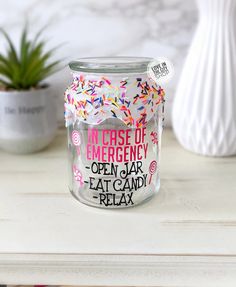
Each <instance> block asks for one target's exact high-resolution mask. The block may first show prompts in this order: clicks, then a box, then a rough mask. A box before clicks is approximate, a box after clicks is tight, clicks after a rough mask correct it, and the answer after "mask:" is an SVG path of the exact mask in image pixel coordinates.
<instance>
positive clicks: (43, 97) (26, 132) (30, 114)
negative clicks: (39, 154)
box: [0, 88, 57, 153]
mask: <svg viewBox="0 0 236 287" xmlns="http://www.w3.org/2000/svg"><path fill="white" fill-rule="evenodd" d="M56 128H57V121H56V101H55V98H54V97H53V94H52V93H51V91H50V88H44V89H39V90H34V91H0V148H2V149H4V150H6V151H9V152H13V153H31V152H35V151H39V150H41V149H43V148H44V147H46V146H47V145H48V144H49V143H50V142H51V141H52V139H53V138H54V136H55V132H56Z"/></svg>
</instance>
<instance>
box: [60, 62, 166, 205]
mask: <svg viewBox="0 0 236 287" xmlns="http://www.w3.org/2000/svg"><path fill="white" fill-rule="evenodd" d="M151 60H152V59H149V58H125V57H122V58H87V59H81V60H78V61H75V62H72V63H70V68H71V69H72V71H73V82H72V84H71V86H70V87H69V88H68V89H67V90H66V92H65V120H66V126H67V128H68V154H69V168H70V184H69V188H70V191H71V192H72V194H73V195H74V196H75V197H76V198H77V199H78V200H79V201H80V202H83V203H85V204H88V205H91V206H95V207H102V208H122V207H130V206H134V205H137V204H139V203H141V202H143V201H144V200H146V199H148V198H150V197H151V196H152V195H153V194H155V193H156V192H158V190H159V187H160V179H159V163H160V144H161V132H162V121H163V97H164V91H163V89H162V88H161V87H160V86H158V84H157V83H155V82H154V81H153V80H152V79H150V78H149V77H148V75H147V66H148V64H149V63H150V61H151Z"/></svg>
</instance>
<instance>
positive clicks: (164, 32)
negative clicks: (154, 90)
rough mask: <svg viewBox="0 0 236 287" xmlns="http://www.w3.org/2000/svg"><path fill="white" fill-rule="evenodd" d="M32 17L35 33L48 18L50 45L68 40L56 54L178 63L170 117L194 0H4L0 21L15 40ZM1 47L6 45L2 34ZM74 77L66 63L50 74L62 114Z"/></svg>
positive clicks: (194, 14) (170, 90)
mask: <svg viewBox="0 0 236 287" xmlns="http://www.w3.org/2000/svg"><path fill="white" fill-rule="evenodd" d="M26 19H28V20H29V23H30V25H29V26H30V29H31V32H32V34H33V33H34V32H36V31H37V30H38V29H39V28H41V27H42V26H44V25H45V23H49V24H50V25H49V28H48V29H47V30H46V32H45V34H44V35H45V37H46V38H47V39H49V46H54V45H57V44H59V43H62V42H63V43H66V44H65V45H64V46H63V47H62V48H60V50H59V51H58V53H57V55H56V57H58V58H66V60H65V63H67V62H69V61H70V60H71V59H75V58H78V57H86V56H114V55H129V56H150V57H157V56H165V57H168V58H169V59H171V60H172V61H173V63H174V65H175V77H174V79H173V80H172V81H171V83H170V84H168V87H167V89H166V91H167V105H166V112H167V114H166V118H167V122H169V121H170V111H171V104H172V101H173V97H174V91H175V87H176V83H177V81H178V78H179V74H180V71H181V67H182V65H183V62H184V58H185V56H186V52H187V48H188V46H189V43H190V41H191V39H192V36H193V32H194V28H195V25H196V21H197V11H196V6H195V2H194V0H7V1H5V0H0V26H1V27H4V28H5V29H6V30H7V31H8V32H9V33H11V35H12V36H13V38H14V41H15V42H17V39H18V36H19V32H20V29H21V28H22V26H23V24H24V22H25V21H26ZM0 51H4V43H3V39H2V38H0ZM70 80H71V75H70V73H69V71H68V69H67V68H65V69H63V70H62V71H61V72H59V73H57V74H56V75H54V76H53V77H51V79H50V82H51V84H52V85H53V87H54V90H55V93H56V94H57V96H58V119H59V120H60V121H62V119H63V92H64V90H65V88H66V86H67V85H68V83H69V82H70Z"/></svg>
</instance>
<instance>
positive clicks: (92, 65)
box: [69, 57, 153, 74]
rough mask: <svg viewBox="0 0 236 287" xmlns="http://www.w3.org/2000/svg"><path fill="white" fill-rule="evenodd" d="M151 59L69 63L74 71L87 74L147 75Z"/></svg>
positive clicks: (92, 60)
mask: <svg viewBox="0 0 236 287" xmlns="http://www.w3.org/2000/svg"><path fill="white" fill-rule="evenodd" d="M152 60H153V58H149V57H89V58H80V59H78V60H75V61H72V62H70V63H69V67H70V69H71V70H73V71H79V72H87V73H113V74H115V73H145V72H147V67H148V64H149V63H150V62H151V61H152Z"/></svg>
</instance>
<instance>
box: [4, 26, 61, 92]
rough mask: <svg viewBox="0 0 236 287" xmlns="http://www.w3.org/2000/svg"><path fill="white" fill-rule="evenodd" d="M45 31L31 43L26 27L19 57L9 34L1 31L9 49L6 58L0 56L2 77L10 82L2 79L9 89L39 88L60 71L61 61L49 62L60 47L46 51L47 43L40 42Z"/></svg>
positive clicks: (22, 36) (38, 34) (21, 40)
mask: <svg viewBox="0 0 236 287" xmlns="http://www.w3.org/2000/svg"><path fill="white" fill-rule="evenodd" d="M44 29H45V27H43V28H42V29H41V30H40V31H39V32H38V33H37V34H36V36H35V38H34V39H33V41H30V40H29V39H28V29H27V25H26V26H25V27H24V29H23V31H22V34H21V39H20V47H19V55H17V53H16V48H15V47H14V45H13V43H12V41H11V39H10V37H9V36H8V34H7V33H6V32H5V30H3V29H1V32H2V34H3V35H4V37H5V39H6V40H7V43H8V49H7V51H6V52H7V53H6V56H4V55H3V54H0V76H1V75H2V76H3V77H4V78H7V79H8V80H9V82H7V81H5V80H4V79H1V83H2V84H3V85H5V86H6V87H7V88H14V89H19V90H22V89H30V88H31V87H37V86H39V85H40V82H41V81H43V80H44V79H45V78H47V77H48V76H50V75H51V74H53V73H55V72H56V71H57V70H59V64H60V62H61V61H59V60H58V61H54V62H51V63H49V62H50V60H51V58H52V56H53V55H54V53H55V51H56V50H57V49H58V48H59V47H60V46H57V47H54V48H53V49H50V50H48V51H46V48H45V45H46V42H45V41H42V40H41V41H38V39H39V37H40V36H41V33H42V32H43V31H44ZM2 81H3V82H4V83H3V82H2Z"/></svg>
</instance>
